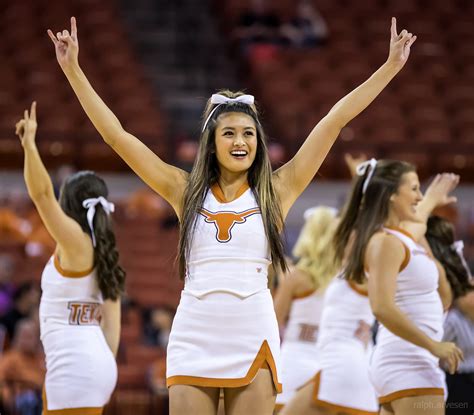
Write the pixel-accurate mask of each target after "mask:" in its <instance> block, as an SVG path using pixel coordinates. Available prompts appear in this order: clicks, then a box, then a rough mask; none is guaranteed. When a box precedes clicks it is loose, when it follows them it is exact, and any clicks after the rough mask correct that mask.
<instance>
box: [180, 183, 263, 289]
mask: <svg viewBox="0 0 474 415" xmlns="http://www.w3.org/2000/svg"><path fill="white" fill-rule="evenodd" d="M239 194H240V195H238V197H237V198H236V199H235V200H233V201H231V202H225V200H224V196H223V194H222V191H221V190H220V188H219V186H218V185H217V184H216V185H214V186H212V188H211V189H209V190H208V191H207V194H206V196H205V198H204V202H203V206H202V208H201V209H200V210H199V214H198V215H197V218H196V228H195V231H194V232H193V239H192V241H191V249H190V252H189V257H188V258H187V275H186V280H185V286H184V291H185V292H188V293H189V294H191V295H194V296H196V297H200V296H203V295H205V294H208V293H211V292H215V291H221V292H228V293H232V294H235V295H238V296H240V297H248V296H250V295H252V294H255V293H257V292H259V291H262V290H266V289H267V288H268V282H267V274H268V266H269V264H270V263H271V260H270V250H269V244H268V241H267V236H266V234H265V229H264V226H263V221H262V215H261V212H260V208H259V207H258V204H257V201H256V200H255V197H254V195H253V193H252V190H251V189H250V188H248V186H245V187H242V188H241V190H240V191H239Z"/></svg>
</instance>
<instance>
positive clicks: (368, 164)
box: [356, 158, 377, 194]
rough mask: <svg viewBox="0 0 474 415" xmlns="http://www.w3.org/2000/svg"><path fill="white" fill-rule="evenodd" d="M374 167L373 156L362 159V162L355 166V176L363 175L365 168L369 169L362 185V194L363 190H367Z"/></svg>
mask: <svg viewBox="0 0 474 415" xmlns="http://www.w3.org/2000/svg"><path fill="white" fill-rule="evenodd" d="M376 167H377V160H375V159H373V158H372V159H370V160H367V161H364V162H363V163H360V164H359V165H358V166H357V168H356V173H357V176H363V175H364V174H365V173H366V172H367V169H369V173H368V174H367V177H366V178H365V180H364V184H363V185H362V194H365V191H366V190H367V187H368V186H369V183H370V180H371V179H372V176H373V175H374V172H375V168H376Z"/></svg>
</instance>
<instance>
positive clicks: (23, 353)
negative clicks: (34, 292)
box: [0, 319, 46, 415]
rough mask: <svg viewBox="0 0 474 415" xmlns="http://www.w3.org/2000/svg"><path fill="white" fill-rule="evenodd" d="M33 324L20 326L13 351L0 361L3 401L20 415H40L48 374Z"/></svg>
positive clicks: (28, 320)
mask: <svg viewBox="0 0 474 415" xmlns="http://www.w3.org/2000/svg"><path fill="white" fill-rule="evenodd" d="M39 340H40V339H39V328H38V324H37V323H36V322H35V321H34V320H30V319H24V320H22V321H21V322H20V323H18V328H17V331H16V333H15V337H14V338H13V343H12V347H11V349H10V350H8V351H7V352H5V354H4V355H3V356H2V358H1V359H0V382H1V383H2V385H3V387H2V400H3V402H4V404H5V405H6V406H7V407H9V408H14V409H15V410H16V411H17V412H16V413H17V414H18V415H40V414H41V388H42V386H43V380H44V376H45V373H46V369H45V366H44V363H43V362H44V356H43V353H42V351H41V348H40V345H39Z"/></svg>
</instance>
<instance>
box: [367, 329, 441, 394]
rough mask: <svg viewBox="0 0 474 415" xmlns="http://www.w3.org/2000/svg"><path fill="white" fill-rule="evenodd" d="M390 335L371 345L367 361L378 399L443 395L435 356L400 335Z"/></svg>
mask: <svg viewBox="0 0 474 415" xmlns="http://www.w3.org/2000/svg"><path fill="white" fill-rule="evenodd" d="M391 337H392V338H391V339H390V340H391V341H390V342H387V343H385V344H383V343H382V344H380V343H378V344H377V345H376V346H375V349H374V353H373V355H372V358H371V361H370V378H371V380H372V383H373V385H374V387H375V390H376V392H377V395H378V398H379V402H380V403H388V402H391V401H394V400H396V399H400V398H404V397H408V396H421V395H441V396H443V395H444V397H445V398H446V395H447V394H446V383H445V375H444V372H443V371H442V370H441V369H440V368H439V359H438V358H436V357H435V356H433V355H432V354H431V353H430V352H429V351H428V350H425V349H423V348H421V347H418V346H416V345H414V344H412V343H410V342H407V341H405V340H403V339H402V338H400V337H397V336H395V335H392V336H391ZM432 337H433V338H434V336H432Z"/></svg>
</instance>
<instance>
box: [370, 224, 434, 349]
mask: <svg viewBox="0 0 474 415" xmlns="http://www.w3.org/2000/svg"><path fill="white" fill-rule="evenodd" d="M384 231H385V232H387V233H389V234H391V235H393V236H395V237H397V238H398V239H399V240H400V241H401V242H402V243H403V244H404V245H405V247H406V249H407V256H408V258H407V259H408V261H405V262H406V266H405V267H404V268H403V269H402V270H401V271H400V273H399V274H398V276H397V290H396V292H395V304H396V305H397V306H398V307H399V308H400V310H401V311H402V312H403V313H405V314H406V315H407V316H408V318H409V319H410V320H411V321H413V323H415V324H416V326H417V327H418V328H419V329H421V330H422V331H423V332H424V333H425V334H427V335H428V336H430V337H431V338H432V339H434V340H436V341H440V340H441V339H442V337H443V304H442V302H441V298H440V296H439V293H438V282H439V273H438V268H437V267H436V264H435V262H434V261H433V259H432V258H431V256H430V255H429V254H428V252H427V251H426V250H425V248H423V247H422V246H421V245H419V244H417V243H416V242H415V241H414V240H413V239H412V238H411V237H410V236H408V235H407V234H405V233H404V232H402V231H399V230H394V229H389V228H384ZM369 275H370V270H369ZM393 337H396V336H395V335H394V334H393V333H392V332H390V331H389V330H387V329H386V328H385V327H384V326H383V325H382V324H381V325H380V328H379V332H378V334H377V343H380V344H386V343H389V342H390V341H391V339H393Z"/></svg>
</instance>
